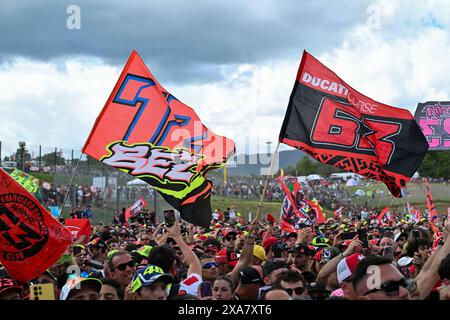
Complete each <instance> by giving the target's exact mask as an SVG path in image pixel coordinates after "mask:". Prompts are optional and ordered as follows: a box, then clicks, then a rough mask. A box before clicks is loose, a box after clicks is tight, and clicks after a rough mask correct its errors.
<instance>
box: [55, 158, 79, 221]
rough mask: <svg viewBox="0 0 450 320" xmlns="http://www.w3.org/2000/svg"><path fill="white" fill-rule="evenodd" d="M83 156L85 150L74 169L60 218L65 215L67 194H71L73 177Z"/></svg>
mask: <svg viewBox="0 0 450 320" xmlns="http://www.w3.org/2000/svg"><path fill="white" fill-rule="evenodd" d="M82 156H83V152H81V154H80V158H79V159H78V161H77V165H76V166H75V169H74V170H73V173H72V177H71V178H70V182H69V187H68V188H67V191H66V195H65V196H64V201H63V204H62V208H61V214H60V216H59V217H60V218H62V216H63V212H64V207H65V206H66V201H67V196H68V195H69V192H70V189H71V188H72V183H73V178H74V177H75V173H76V172H77V170H78V166H79V165H80V161H81V157H82Z"/></svg>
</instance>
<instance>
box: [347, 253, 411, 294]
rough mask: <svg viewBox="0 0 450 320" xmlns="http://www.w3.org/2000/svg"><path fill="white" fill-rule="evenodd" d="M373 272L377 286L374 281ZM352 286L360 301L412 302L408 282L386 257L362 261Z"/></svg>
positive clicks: (373, 257) (354, 275)
mask: <svg viewBox="0 0 450 320" xmlns="http://www.w3.org/2000/svg"><path fill="white" fill-rule="evenodd" d="M373 270H376V272H377V274H376V275H377V279H376V280H377V285H374V283H373V280H372V279H373V274H374V272H373ZM369 278H370V279H369ZM371 280H372V281H371ZM352 284H353V288H354V289H355V293H356V297H357V299H359V300H410V294H409V291H408V288H409V284H408V281H406V279H405V277H404V276H403V275H402V274H401V273H400V271H399V270H398V269H397V267H396V266H395V265H394V264H393V263H392V260H391V259H390V258H388V257H386V256H371V257H367V258H364V259H362V260H361V261H360V262H359V263H358V265H357V266H356V269H355V271H354V272H353V274H352Z"/></svg>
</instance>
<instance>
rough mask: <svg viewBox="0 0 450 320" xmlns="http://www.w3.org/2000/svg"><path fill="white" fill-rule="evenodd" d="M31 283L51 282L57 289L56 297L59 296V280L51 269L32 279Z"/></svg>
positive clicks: (55, 289)
mask: <svg viewBox="0 0 450 320" xmlns="http://www.w3.org/2000/svg"><path fill="white" fill-rule="evenodd" d="M30 283H31V284H33V285H35V284H46V283H51V284H52V285H53V288H54V291H55V297H58V296H59V290H58V280H57V279H56V277H55V275H54V274H53V273H51V272H50V271H49V270H46V271H45V272H43V273H42V274H40V275H39V276H37V277H36V278H34V279H33V280H31V281H30Z"/></svg>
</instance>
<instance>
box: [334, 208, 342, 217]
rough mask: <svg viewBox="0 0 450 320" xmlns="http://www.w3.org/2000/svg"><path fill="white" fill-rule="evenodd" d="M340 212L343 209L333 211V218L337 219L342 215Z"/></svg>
mask: <svg viewBox="0 0 450 320" xmlns="http://www.w3.org/2000/svg"><path fill="white" fill-rule="evenodd" d="M342 210H344V207H340V208H339V209H336V210H334V218H335V219H339V218H340V217H341V215H342Z"/></svg>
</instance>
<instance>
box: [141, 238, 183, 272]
mask: <svg viewBox="0 0 450 320" xmlns="http://www.w3.org/2000/svg"><path fill="white" fill-rule="evenodd" d="M176 258H177V252H176V251H175V249H173V248H172V247H171V246H169V245H162V246H159V247H155V248H153V249H152V251H150V254H149V255H148V263H149V264H153V265H155V266H158V267H160V268H162V269H163V270H164V272H165V273H170V272H171V271H173V270H172V268H173V263H174V262H175V260H176Z"/></svg>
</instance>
